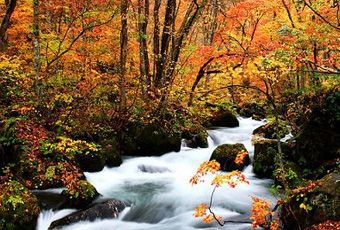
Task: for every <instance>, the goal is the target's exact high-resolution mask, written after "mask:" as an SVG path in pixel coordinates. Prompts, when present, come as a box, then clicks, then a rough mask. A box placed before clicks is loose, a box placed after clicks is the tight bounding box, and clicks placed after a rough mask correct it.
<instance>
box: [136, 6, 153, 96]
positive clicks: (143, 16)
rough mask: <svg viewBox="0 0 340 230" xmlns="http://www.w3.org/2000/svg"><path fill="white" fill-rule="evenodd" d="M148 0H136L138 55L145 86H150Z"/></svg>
mask: <svg viewBox="0 0 340 230" xmlns="http://www.w3.org/2000/svg"><path fill="white" fill-rule="evenodd" d="M149 6H150V4H149V0H138V15H139V17H138V20H139V21H138V30H139V57H140V74H141V79H142V83H143V86H142V87H143V89H144V88H145V85H146V86H147V88H150V87H151V78H150V63H149V53H148V45H147V28H148V23H149ZM144 91H145V89H144Z"/></svg>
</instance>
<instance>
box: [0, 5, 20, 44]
mask: <svg viewBox="0 0 340 230" xmlns="http://www.w3.org/2000/svg"><path fill="white" fill-rule="evenodd" d="M5 3H6V12H5V15H4V17H3V19H2V22H1V26H0V47H1V46H5V45H6V43H7V36H6V34H7V30H8V28H9V26H10V21H11V16H12V14H13V12H14V9H15V7H16V5H17V0H6V1H5Z"/></svg>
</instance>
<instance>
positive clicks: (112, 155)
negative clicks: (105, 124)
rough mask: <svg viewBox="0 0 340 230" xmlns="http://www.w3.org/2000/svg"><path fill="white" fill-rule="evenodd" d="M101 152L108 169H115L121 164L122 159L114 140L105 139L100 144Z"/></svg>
mask: <svg viewBox="0 0 340 230" xmlns="http://www.w3.org/2000/svg"><path fill="white" fill-rule="evenodd" d="M100 145H101V146H102V149H101V152H102V154H103V156H104V157H105V159H106V164H107V165H108V166H110V167H116V166H119V165H121V164H122V158H121V156H120V153H119V150H118V142H117V141H116V139H115V138H111V139H106V140H103V141H101V142H100Z"/></svg>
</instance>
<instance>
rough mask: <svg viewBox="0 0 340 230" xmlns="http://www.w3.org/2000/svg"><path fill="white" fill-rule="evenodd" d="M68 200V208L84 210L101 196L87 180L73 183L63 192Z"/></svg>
mask: <svg viewBox="0 0 340 230" xmlns="http://www.w3.org/2000/svg"><path fill="white" fill-rule="evenodd" d="M62 195H63V196H65V198H66V204H65V205H66V206H67V207H72V208H84V207H86V206H88V205H89V204H91V203H92V201H94V199H96V198H97V197H98V196H99V193H98V192H97V190H96V188H95V187H94V186H93V185H92V184H91V183H90V182H88V181H86V180H80V181H77V182H73V184H72V185H70V186H69V187H68V188H67V189H66V190H64V191H63V192H62Z"/></svg>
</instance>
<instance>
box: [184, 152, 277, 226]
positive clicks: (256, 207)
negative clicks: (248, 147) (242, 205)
mask: <svg viewBox="0 0 340 230" xmlns="http://www.w3.org/2000/svg"><path fill="white" fill-rule="evenodd" d="M247 154H248V153H247V152H246V151H240V152H239V153H238V154H237V156H236V158H235V163H237V164H241V163H242V162H243V160H244V158H245V156H246V155H247ZM219 170H220V164H219V163H218V162H217V161H216V160H212V161H205V162H203V163H202V164H201V165H200V166H199V168H198V170H197V172H196V174H195V175H194V176H193V177H192V178H191V180H190V183H191V184H192V185H195V184H198V183H199V182H203V181H204V180H203V179H202V177H204V176H206V175H207V174H217V175H216V176H215V177H214V179H213V180H212V182H211V185H213V186H214V189H213V191H212V193H211V195H210V202H209V205H207V204H204V203H202V204H200V205H198V206H197V208H196V209H195V211H194V216H195V217H200V218H203V222H205V223H211V222H213V221H214V220H215V221H216V222H217V223H218V224H219V225H220V226H224V225H225V224H227V223H247V224H249V223H252V226H253V228H257V227H263V228H265V229H270V230H275V229H278V226H279V221H278V219H274V218H273V217H274V213H275V211H276V209H277V207H278V206H279V205H281V204H280V203H279V202H278V204H277V205H276V206H275V208H274V209H273V210H271V209H270V203H269V202H268V201H266V200H263V199H259V198H257V197H253V198H252V199H253V205H252V210H251V217H250V219H251V220H252V221H232V220H223V219H222V217H221V216H219V215H217V214H216V213H215V212H214V211H213V210H212V206H213V198H214V194H215V191H216V189H217V188H218V187H221V186H223V185H225V184H227V185H229V186H230V187H231V188H235V187H236V186H237V185H238V184H240V183H246V184H249V182H248V180H247V179H246V177H245V176H244V174H243V173H242V172H240V171H238V170H234V171H231V172H227V173H219Z"/></svg>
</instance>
